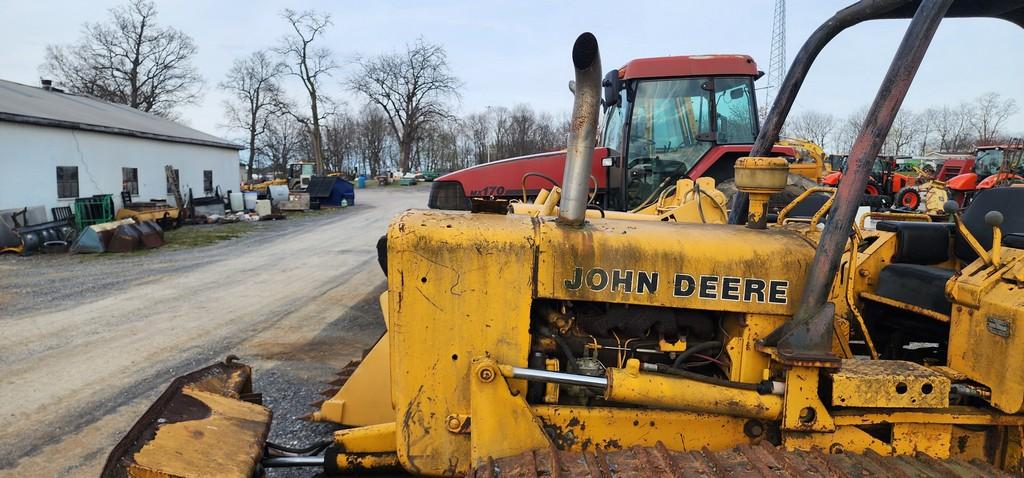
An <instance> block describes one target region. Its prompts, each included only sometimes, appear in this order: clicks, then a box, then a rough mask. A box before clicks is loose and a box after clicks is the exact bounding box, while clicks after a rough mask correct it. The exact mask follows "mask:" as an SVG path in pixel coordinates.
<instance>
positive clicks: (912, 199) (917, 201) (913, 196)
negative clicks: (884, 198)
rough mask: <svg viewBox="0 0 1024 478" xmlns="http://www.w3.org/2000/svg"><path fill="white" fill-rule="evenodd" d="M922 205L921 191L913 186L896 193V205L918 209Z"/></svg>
mask: <svg viewBox="0 0 1024 478" xmlns="http://www.w3.org/2000/svg"><path fill="white" fill-rule="evenodd" d="M920 205H921V193H919V192H918V191H917V188H915V187H913V186H907V187H905V188H903V189H900V190H899V192H897V193H896V207H897V208H899V209H906V210H908V211H916V210H917V208H918V206H920Z"/></svg>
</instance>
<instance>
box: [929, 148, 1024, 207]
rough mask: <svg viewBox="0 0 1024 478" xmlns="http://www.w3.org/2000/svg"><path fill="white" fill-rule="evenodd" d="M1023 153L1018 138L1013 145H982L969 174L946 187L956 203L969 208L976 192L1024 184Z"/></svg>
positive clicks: (950, 181)
mask: <svg viewBox="0 0 1024 478" xmlns="http://www.w3.org/2000/svg"><path fill="white" fill-rule="evenodd" d="M1022 152H1024V145H1022V143H1021V141H1020V140H1019V139H1018V140H1014V141H1012V142H1011V143H1010V144H999V145H990V146H979V147H978V151H977V153H976V155H975V158H976V159H975V160H974V164H973V165H972V166H973V167H972V168H971V170H970V172H967V173H963V174H960V175H958V176H956V177H954V178H952V179H950V180H949V181H948V182H946V187H947V188H948V189H949V190H950V192H951V193H952V194H951V196H952V197H953V199H955V200H956V202H958V203H959V204H960V205H961V206H966V205H967V204H968V203H970V201H971V198H972V197H973V196H974V194H975V193H976V192H977V191H980V190H982V189H991V188H993V187H996V186H1001V185H1005V184H1008V183H1014V182H1019V181H1022V180H1024V177H1022V175H1024V164H1021V153H1022ZM979 179H980V181H979Z"/></svg>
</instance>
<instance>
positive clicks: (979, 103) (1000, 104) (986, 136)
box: [971, 92, 1020, 144]
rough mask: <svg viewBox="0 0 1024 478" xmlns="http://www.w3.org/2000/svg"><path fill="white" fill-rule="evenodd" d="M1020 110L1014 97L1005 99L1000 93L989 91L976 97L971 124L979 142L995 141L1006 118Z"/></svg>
mask: <svg viewBox="0 0 1024 478" xmlns="http://www.w3.org/2000/svg"><path fill="white" fill-rule="evenodd" d="M1018 111H1020V108H1018V107H1017V102H1016V101H1014V100H1013V98H1006V99H1003V97H1002V96H1001V95H1000V94H999V93H994V92H989V93H985V94H983V95H981V96H979V97H978V98H977V99H975V100H974V105H973V114H972V115H971V126H972V127H973V128H974V132H975V134H977V136H978V144H989V143H993V142H995V141H996V140H997V138H998V137H999V133H1000V130H1001V129H1002V127H1003V126H1005V124H1006V120H1008V119H1009V118H1010V117H1011V116H1013V115H1015V114H1017V112H1018Z"/></svg>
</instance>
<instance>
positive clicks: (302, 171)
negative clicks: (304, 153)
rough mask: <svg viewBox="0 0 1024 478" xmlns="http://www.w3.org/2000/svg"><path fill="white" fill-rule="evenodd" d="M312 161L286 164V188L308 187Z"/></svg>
mask: <svg viewBox="0 0 1024 478" xmlns="http://www.w3.org/2000/svg"><path fill="white" fill-rule="evenodd" d="M313 167H314V164H313V163H292V164H289V165H288V189H293V190H302V189H306V188H307V187H309V180H310V179H311V178H312V177H313V171H314V169H313Z"/></svg>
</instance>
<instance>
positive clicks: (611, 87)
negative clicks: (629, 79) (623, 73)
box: [601, 69, 623, 109]
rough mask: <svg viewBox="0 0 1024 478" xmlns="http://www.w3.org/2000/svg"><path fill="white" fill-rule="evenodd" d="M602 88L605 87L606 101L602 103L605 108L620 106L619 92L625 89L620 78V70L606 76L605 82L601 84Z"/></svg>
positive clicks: (610, 72)
mask: <svg viewBox="0 0 1024 478" xmlns="http://www.w3.org/2000/svg"><path fill="white" fill-rule="evenodd" d="M601 86H603V87H604V100H603V101H602V103H603V104H604V108H605V109H608V108H611V107H612V106H615V105H617V104H619V102H620V99H621V98H620V97H619V94H620V93H619V92H621V91H622V88H623V84H622V79H621V78H619V70H617V69H616V70H612V71H609V72H608V74H606V75H604V81H602V82H601Z"/></svg>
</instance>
